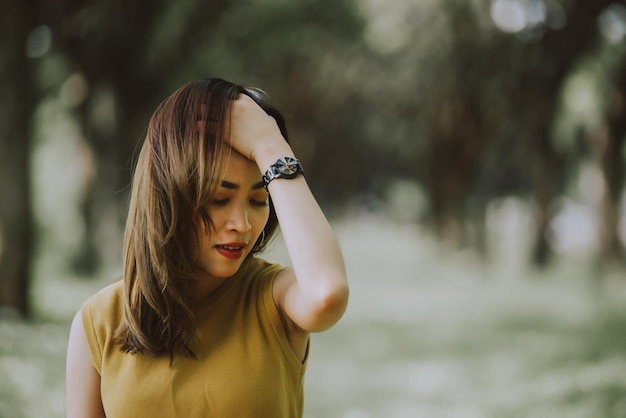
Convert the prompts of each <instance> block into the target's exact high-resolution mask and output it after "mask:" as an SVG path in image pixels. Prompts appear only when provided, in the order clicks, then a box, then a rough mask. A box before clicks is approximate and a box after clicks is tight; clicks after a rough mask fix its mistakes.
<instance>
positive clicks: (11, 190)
mask: <svg viewBox="0 0 626 418" xmlns="http://www.w3.org/2000/svg"><path fill="white" fill-rule="evenodd" d="M3 9H4V10H2V11H0V57H1V59H0V103H2V106H0V202H1V203H0V306H8V307H10V308H14V309H16V310H17V312H19V313H20V314H21V315H22V316H28V315H29V314H30V303H29V291H28V290H29V284H30V279H31V265H32V260H31V258H32V252H33V251H32V249H33V217H32V211H31V198H30V196H31V190H30V189H31V187H30V186H31V175H30V167H29V157H30V138H31V118H32V113H33V108H34V105H35V103H36V100H35V93H34V89H33V85H32V78H31V62H29V58H27V57H26V54H25V52H24V46H25V43H26V42H25V41H26V38H27V36H28V34H29V32H30V30H31V29H32V23H31V22H32V20H31V17H30V11H29V10H28V7H27V6H24V5H23V3H21V2H15V4H14V5H7V4H5V5H4V6H3Z"/></svg>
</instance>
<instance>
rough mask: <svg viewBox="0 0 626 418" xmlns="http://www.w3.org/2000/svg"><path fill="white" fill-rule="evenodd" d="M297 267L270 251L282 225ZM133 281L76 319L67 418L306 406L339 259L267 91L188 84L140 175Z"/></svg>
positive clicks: (97, 298) (131, 229)
mask: <svg viewBox="0 0 626 418" xmlns="http://www.w3.org/2000/svg"><path fill="white" fill-rule="evenodd" d="M278 222H279V223H280V226H281V230H282V234H283V237H284V240H285V243H286V245H287V249H288V251H289V255H290V259H291V263H292V265H293V268H285V267H282V266H278V265H273V264H270V263H268V262H266V261H263V260H261V259H259V258H257V257H255V254H256V253H258V252H260V251H261V250H263V248H264V247H265V245H266V244H267V242H268V241H269V240H270V238H271V237H272V235H273V234H274V232H275V230H276V228H277V223H278ZM124 258H125V260H124V262H125V265H124V275H123V278H122V280H120V281H118V282H116V283H114V284H112V285H110V286H108V287H106V288H104V289H103V290H101V291H100V292H99V293H98V294H96V295H94V296H93V297H92V298H90V299H89V300H88V301H87V302H86V303H85V304H84V305H83V307H82V309H81V310H80V312H78V313H77V315H76V317H75V318H74V321H73V323H72V327H71V331H70V338H69V346H68V352H67V402H68V404H67V411H68V417H81V418H85V417H103V416H106V417H108V418H113V417H125V418H127V417H150V418H153V417H160V418H161V417H185V418H187V417H220V418H222V417H273V418H276V417H286V418H287V417H289V418H293V417H299V416H302V384H303V376H304V370H305V366H306V359H307V354H308V343H309V333H311V332H317V331H322V330H325V329H327V328H329V327H331V326H332V325H334V324H335V323H336V322H337V321H338V320H339V318H340V317H341V316H342V314H343V312H344V310H345V308H346V305H347V300H348V285H347V281H346V275H345V269H344V264H343V258H342V255H341V252H340V249H339V246H338V244H337V241H336V239H335V237H334V234H333V232H332V230H331V228H330V226H329V224H328V221H327V220H326V218H325V217H324V215H323V213H322V211H321V210H320V208H319V206H318V204H317V202H316V201H315V199H314V197H313V196H312V194H311V192H310V190H309V188H308V186H307V183H306V181H305V178H304V176H303V173H302V167H301V165H300V163H299V162H298V161H297V160H296V159H295V156H294V154H293V151H292V150H291V148H290V146H289V144H288V142H287V132H286V129H285V126H284V121H283V119H282V117H281V116H280V114H279V113H278V112H277V111H276V110H275V109H273V108H271V107H270V106H268V105H267V104H265V103H264V101H263V98H262V96H261V95H260V94H259V93H258V92H257V91H255V90H251V89H245V88H243V87H241V86H238V85H235V84H232V83H229V82H227V81H224V80H219V79H206V80H199V81H194V82H191V83H189V84H187V85H185V86H183V87H181V88H180V89H179V90H177V91H176V92H175V93H173V94H172V95H171V96H170V97H169V98H167V99H166V100H165V101H164V102H163V103H161V105H160V106H159V107H158V108H157V110H156V111H155V113H154V115H153V116H152V119H151V121H150V125H149V128H148V132H147V136H146V140H145V142H144V144H143V147H142V150H141V153H140V155H139V160H138V163H137V167H136V170H135V174H134V179H133V188H132V194H131V201H130V209H129V216H128V220H127V224H126V232H125V243H124Z"/></svg>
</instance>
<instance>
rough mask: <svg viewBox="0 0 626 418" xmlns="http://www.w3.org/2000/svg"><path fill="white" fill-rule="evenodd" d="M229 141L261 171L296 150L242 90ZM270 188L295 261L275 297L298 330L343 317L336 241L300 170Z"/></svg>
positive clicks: (344, 291)
mask: <svg viewBox="0 0 626 418" xmlns="http://www.w3.org/2000/svg"><path fill="white" fill-rule="evenodd" d="M230 142H231V146H232V147H233V148H235V149H236V150H237V151H238V152H240V153H242V154H243V155H245V156H246V157H248V158H249V159H251V160H253V161H255V162H256V163H257V165H258V167H259V170H260V171H261V173H264V172H265V170H267V169H268V168H269V166H270V165H271V164H273V163H275V162H276V160H277V159H279V158H281V157H293V156H294V154H293V151H292V150H291V147H290V146H289V144H288V143H287V142H286V141H285V139H284V138H283V137H282V135H281V134H280V130H279V129H278V126H277V125H276V121H275V120H274V119H273V118H272V117H270V116H268V115H267V114H266V113H265V112H264V111H263V110H262V109H261V108H260V107H259V106H258V105H257V104H256V103H255V102H254V101H253V100H252V99H250V98H249V97H247V96H244V95H242V96H240V98H238V99H237V100H236V101H235V102H234V104H233V109H232V114H231V136H230ZM268 190H269V192H270V195H271V196H272V201H273V203H274V207H275V209H276V214H277V216H278V220H279V223H280V227H281V231H282V235H283V237H284V239H285V243H286V245H287V250H288V252H289V257H290V259H291V263H292V265H293V271H287V272H285V273H283V274H281V275H279V276H278V277H277V278H276V281H275V291H274V296H275V299H276V303H277V305H278V307H279V309H281V311H282V312H283V314H284V315H286V316H287V318H288V319H290V320H291V321H293V323H294V324H295V325H296V326H297V327H298V328H300V329H301V330H304V331H308V332H316V331H322V330H325V329H327V328H329V327H331V326H332V325H334V324H335V323H336V322H337V321H338V320H339V318H341V316H342V315H343V313H344V311H345V309H346V306H347V303H348V282H347V279H346V272H345V267H344V262H343V256H342V254H341V250H340V249H339V244H338V243H337V240H336V238H335V235H334V233H333V231H332V229H331V227H330V225H329V223H328V221H327V220H326V217H325V216H324V214H323V213H322V210H321V209H320V207H319V205H318V204H317V202H316V200H315V198H314V197H313V195H312V193H311V191H310V189H309V187H308V185H307V182H306V179H305V178H304V177H303V176H298V177H296V178H294V179H288V180H287V179H276V180H273V181H272V182H270V184H269V186H268Z"/></svg>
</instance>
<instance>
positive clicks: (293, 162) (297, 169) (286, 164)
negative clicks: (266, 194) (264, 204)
mask: <svg viewBox="0 0 626 418" xmlns="http://www.w3.org/2000/svg"><path fill="white" fill-rule="evenodd" d="M299 174H304V169H303V168H302V164H300V161H298V160H297V159H296V158H291V157H282V158H279V159H278V160H277V161H276V162H275V163H274V164H272V165H270V168H268V169H267V171H266V172H265V174H264V175H263V186H264V187H265V188H266V189H267V185H268V184H270V181H272V180H274V179H292V178H294V177H297V176H298V175H299Z"/></svg>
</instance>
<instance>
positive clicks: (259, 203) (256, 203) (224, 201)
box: [213, 199, 268, 208]
mask: <svg viewBox="0 0 626 418" xmlns="http://www.w3.org/2000/svg"><path fill="white" fill-rule="evenodd" d="M228 202H229V199H220V200H214V201H213V204H214V205H215V206H226V205H227V204H228ZM250 203H251V204H252V205H254V206H256V207H259V208H264V207H266V206H267V205H268V203H267V200H264V201H260V200H250Z"/></svg>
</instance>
